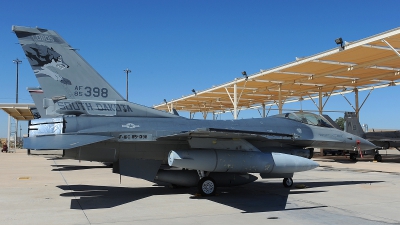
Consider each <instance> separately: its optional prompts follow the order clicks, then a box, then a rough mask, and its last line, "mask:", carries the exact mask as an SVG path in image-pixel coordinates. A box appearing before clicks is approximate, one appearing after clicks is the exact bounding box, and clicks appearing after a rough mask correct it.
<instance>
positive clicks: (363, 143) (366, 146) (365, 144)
mask: <svg viewBox="0 0 400 225" xmlns="http://www.w3.org/2000/svg"><path fill="white" fill-rule="evenodd" d="M355 140H357V141H356V144H357V145H358V147H360V149H361V150H372V149H376V148H378V146H376V145H374V144H372V143H371V142H369V141H368V140H366V139H364V138H360V137H358V136H355Z"/></svg>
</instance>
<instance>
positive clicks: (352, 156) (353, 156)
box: [350, 153, 357, 161]
mask: <svg viewBox="0 0 400 225" xmlns="http://www.w3.org/2000/svg"><path fill="white" fill-rule="evenodd" d="M350 160H352V161H357V157H356V154H354V153H350Z"/></svg>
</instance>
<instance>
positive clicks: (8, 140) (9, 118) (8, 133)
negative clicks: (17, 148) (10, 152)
mask: <svg viewBox="0 0 400 225" xmlns="http://www.w3.org/2000/svg"><path fill="white" fill-rule="evenodd" d="M10 133H11V116H10V115H8V132H7V146H8V147H10Z"/></svg>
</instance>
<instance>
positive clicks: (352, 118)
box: [344, 112, 365, 138]
mask: <svg viewBox="0 0 400 225" xmlns="http://www.w3.org/2000/svg"><path fill="white" fill-rule="evenodd" d="M344 121H345V125H344V131H346V132H347V133H350V134H354V135H357V136H359V137H362V138H365V133H364V130H363V129H362V127H361V124H360V121H359V120H358V117H357V115H356V113H355V112H345V113H344Z"/></svg>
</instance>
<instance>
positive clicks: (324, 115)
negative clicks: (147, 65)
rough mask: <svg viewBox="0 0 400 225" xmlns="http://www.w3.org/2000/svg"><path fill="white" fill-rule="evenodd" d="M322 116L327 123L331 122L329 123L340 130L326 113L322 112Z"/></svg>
mask: <svg viewBox="0 0 400 225" xmlns="http://www.w3.org/2000/svg"><path fill="white" fill-rule="evenodd" d="M322 116H323V117H324V118H325V119H326V120H328V121H329V123H331V125H332V126H333V127H334V128H336V129H338V130H341V129H340V127H339V125H338V124H337V123H336V122H335V121H333V120H332V118H331V117H330V116H328V115H326V114H323V115H322Z"/></svg>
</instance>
